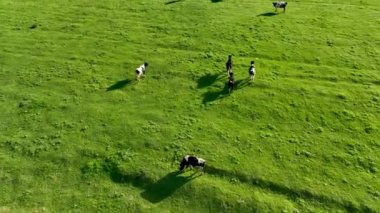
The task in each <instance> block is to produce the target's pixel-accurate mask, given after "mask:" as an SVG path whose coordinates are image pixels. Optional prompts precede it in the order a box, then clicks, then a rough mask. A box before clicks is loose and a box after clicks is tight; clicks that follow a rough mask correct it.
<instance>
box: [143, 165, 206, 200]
mask: <svg viewBox="0 0 380 213" xmlns="http://www.w3.org/2000/svg"><path fill="white" fill-rule="evenodd" d="M180 174H181V172H180V171H176V172H171V173H169V174H167V175H166V176H165V177H163V178H161V179H160V180H158V181H157V182H155V183H153V184H150V185H149V186H147V187H146V188H145V191H144V192H142V193H141V196H142V197H143V198H144V199H146V200H148V201H150V202H152V203H158V202H160V201H162V200H164V199H165V198H167V197H169V196H171V195H172V194H173V193H174V192H175V191H176V190H177V189H179V188H181V187H182V186H183V185H185V184H186V183H187V182H189V181H191V180H193V179H195V178H197V177H199V176H197V175H195V174H196V173H193V174H192V175H190V176H182V175H180Z"/></svg>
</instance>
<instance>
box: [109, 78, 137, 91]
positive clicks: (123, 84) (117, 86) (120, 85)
mask: <svg viewBox="0 0 380 213" xmlns="http://www.w3.org/2000/svg"><path fill="white" fill-rule="evenodd" d="M131 83H132V80H130V79H126V80H121V81H118V82H116V83H114V84H113V85H111V86H110V87H108V88H107V92H109V91H112V90H117V89H121V88H123V87H126V86H127V85H129V84H131Z"/></svg>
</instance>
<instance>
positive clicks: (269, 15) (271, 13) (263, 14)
mask: <svg viewBox="0 0 380 213" xmlns="http://www.w3.org/2000/svg"><path fill="white" fill-rule="evenodd" d="M275 15H278V13H275V12H267V13H262V14H259V15H257V16H267V17H271V16H275Z"/></svg>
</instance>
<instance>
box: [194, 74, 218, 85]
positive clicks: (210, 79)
mask: <svg viewBox="0 0 380 213" xmlns="http://www.w3.org/2000/svg"><path fill="white" fill-rule="evenodd" d="M219 76H220V74H210V73H207V74H206V75H204V76H202V77H200V78H199V79H198V81H197V83H198V86H197V88H198V89H201V88H204V87H208V86H210V85H212V84H213V83H215V81H216V80H218V77H219Z"/></svg>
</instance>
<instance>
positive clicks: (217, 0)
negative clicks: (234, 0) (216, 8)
mask: <svg viewBox="0 0 380 213" xmlns="http://www.w3.org/2000/svg"><path fill="white" fill-rule="evenodd" d="M222 1H223V0H211V2H212V3H219V2H222Z"/></svg>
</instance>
